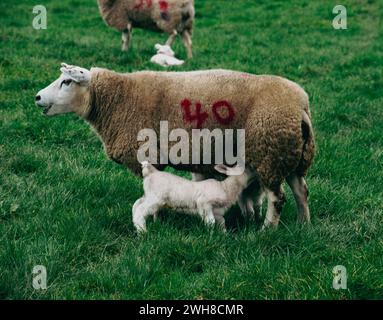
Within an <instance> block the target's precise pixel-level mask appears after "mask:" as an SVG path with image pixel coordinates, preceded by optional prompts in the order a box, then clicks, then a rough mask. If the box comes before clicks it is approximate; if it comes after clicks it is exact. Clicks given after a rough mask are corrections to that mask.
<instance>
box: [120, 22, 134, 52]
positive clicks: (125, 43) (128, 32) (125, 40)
mask: <svg viewBox="0 0 383 320" xmlns="http://www.w3.org/2000/svg"><path fill="white" fill-rule="evenodd" d="M131 37H132V24H131V23H128V25H127V27H126V29H125V30H124V31H122V51H128V50H129V43H130V39H131Z"/></svg>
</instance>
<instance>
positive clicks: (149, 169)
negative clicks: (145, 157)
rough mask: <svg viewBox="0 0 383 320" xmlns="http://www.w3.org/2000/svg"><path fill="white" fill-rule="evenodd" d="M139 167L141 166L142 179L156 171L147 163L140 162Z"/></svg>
mask: <svg viewBox="0 0 383 320" xmlns="http://www.w3.org/2000/svg"><path fill="white" fill-rule="evenodd" d="M141 166H142V176H143V177H144V178H145V177H147V176H149V175H151V174H152V173H154V172H156V171H157V169H156V168H155V167H154V166H153V165H152V164H151V163H149V162H148V161H143V162H141Z"/></svg>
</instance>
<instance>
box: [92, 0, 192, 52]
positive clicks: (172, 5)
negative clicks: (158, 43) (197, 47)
mask: <svg viewBox="0 0 383 320" xmlns="http://www.w3.org/2000/svg"><path fill="white" fill-rule="evenodd" d="M98 6H99V9H100V13H101V16H102V18H103V19H104V21H105V23H106V24H107V25H108V26H110V27H113V28H115V29H117V30H118V31H120V32H122V50H124V51H127V50H128V49H129V42H130V39H131V34H132V29H133V28H135V27H137V28H143V29H151V30H154V31H160V32H165V33H168V34H169V35H170V37H169V39H168V41H167V42H166V44H167V45H169V46H171V45H172V44H173V42H174V41H175V39H176V37H177V35H178V34H180V35H182V40H183V42H184V45H185V47H186V50H187V54H188V57H189V58H191V57H192V55H193V54H192V38H191V36H192V32H193V22H194V0H98Z"/></svg>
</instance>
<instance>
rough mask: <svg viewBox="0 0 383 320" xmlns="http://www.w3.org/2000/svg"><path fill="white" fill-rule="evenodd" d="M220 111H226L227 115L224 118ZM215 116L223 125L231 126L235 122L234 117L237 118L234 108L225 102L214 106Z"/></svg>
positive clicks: (218, 102) (219, 102)
mask: <svg viewBox="0 0 383 320" xmlns="http://www.w3.org/2000/svg"><path fill="white" fill-rule="evenodd" d="M220 109H226V110H227V115H226V116H222V115H221V114H220V112H219V111H220ZM213 114H214V116H215V118H216V119H217V121H218V122H219V123H220V124H223V125H228V124H230V123H231V122H232V121H233V120H234V117H235V111H234V109H233V107H232V106H231V105H230V103H229V102H227V101H225V100H222V101H217V102H216V103H214V104H213Z"/></svg>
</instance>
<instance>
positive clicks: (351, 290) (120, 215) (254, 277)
mask: <svg viewBox="0 0 383 320" xmlns="http://www.w3.org/2000/svg"><path fill="white" fill-rule="evenodd" d="M35 4H36V1H26V0H23V1H18V2H15V1H11V0H2V1H1V3H0V19H1V33H0V37H1V39H0V57H1V59H0V109H1V110H0V298H2V299H95V298H101V299H157V298H159V299H180V298H183V299H357V298H361V299H379V298H382V297H383V227H382V214H383V201H382V200H383V193H382V186H383V165H382V164H383V138H382V134H383V109H382V105H383V90H382V88H383V77H382V65H383V53H382V50H381V48H382V46H383V39H382V37H381V34H382V31H383V30H382V29H383V28H382V23H381V20H380V19H381V15H382V12H383V8H382V2H381V1H378V0H376V1H374V0H359V1H357V0H347V1H344V2H343V4H344V5H345V6H346V7H347V8H348V29H347V30H334V29H333V28H332V19H333V17H334V15H333V14H332V8H333V7H334V6H335V5H336V4H337V3H336V2H334V1H329V0H326V1H309V0H302V1H284V0H283V1H282V0H279V1H268V0H263V1H260V0H259V1H250V0H249V1H245V0H242V1H241V0H238V1H217V0H196V10H197V16H196V21H197V23H196V28H195V33H194V53H195V57H194V59H193V60H192V61H188V62H187V64H186V65H185V66H184V67H182V68H180V69H177V70H196V69H208V68H226V69H235V70H242V71H247V72H252V73H257V74H264V73H268V74H277V75H281V76H285V77H288V78H290V79H292V80H294V81H296V82H298V83H300V84H301V85H303V86H304V87H305V89H306V90H307V91H308V92H309V94H310V99H311V110H312V114H313V124H314V128H315V133H316V140H317V144H318V153H317V156H316V159H315V164H314V165H313V167H312V169H311V171H310V173H309V176H308V179H307V181H308V184H309V187H310V191H311V197H310V206H311V211H312V225H311V226H309V227H301V226H299V225H297V224H296V222H295V219H296V213H295V205H294V202H293V199H292V196H291V194H290V193H288V202H287V204H286V206H285V208H284V212H283V215H282V221H281V225H280V227H279V229H278V230H277V231H275V232H273V231H268V232H264V233H260V232H259V231H258V230H259V225H257V224H256V223H254V222H251V221H247V220H243V219H242V218H241V217H240V216H239V215H238V209H237V208H234V209H233V210H231V211H230V212H229V214H228V218H227V220H228V225H229V230H230V232H229V233H228V234H227V235H223V234H221V233H219V232H218V231H215V232H209V231H208V230H207V229H206V228H205V227H204V225H203V223H202V222H201V221H199V219H197V218H192V217H188V216H183V215H182V216H181V215H177V214H176V213H174V212H173V213H172V212H163V213H162V214H161V215H160V220H159V221H158V222H157V223H153V222H151V223H149V233H148V234H147V235H145V236H142V237H139V236H137V235H136V233H135V231H134V227H133V225H132V221H131V207H132V204H133V203H134V201H135V200H136V199H137V198H139V197H140V196H141V194H142V185H141V181H140V180H139V179H138V178H136V177H134V176H132V175H131V174H130V173H129V172H128V171H127V170H126V169H124V168H122V167H120V166H118V165H117V164H114V163H113V162H111V161H109V160H108V159H107V158H106V156H105V154H104V152H103V149H102V145H101V142H100V141H99V140H98V138H97V137H96V135H95V134H94V133H93V132H92V131H91V130H90V129H89V127H88V125H87V124H86V123H84V122H83V121H82V120H80V119H78V118H76V117H75V116H74V115H64V116H60V117H55V118H49V119H47V118H45V117H43V116H42V114H41V110H40V109H38V108H37V107H35V105H34V101H33V100H34V95H35V94H36V92H37V91H38V90H40V89H42V88H43V87H45V86H46V85H47V84H49V83H50V82H51V81H53V80H54V79H56V77H58V75H59V63H60V62H62V61H65V62H67V63H71V64H76V65H80V66H83V67H91V66H99V67H107V68H109V69H113V70H116V71H121V72H129V71H135V70H143V69H154V70H161V69H160V67H156V66H154V65H152V64H151V63H150V62H149V60H150V57H151V56H152V54H153V45H154V44H155V43H156V42H164V41H165V39H166V36H165V35H161V34H157V33H151V32H147V31H141V30H135V31H134V36H133V46H132V48H131V49H132V50H131V51H130V52H129V54H127V53H123V52H121V51H120V35H119V34H118V33H117V32H115V31H114V30H112V29H110V28H108V27H106V26H105V25H104V23H103V22H102V20H101V18H100V16H99V13H98V9H97V6H96V1H95V0H86V1H85V0H84V1H80V0H70V1H48V0H45V1H43V2H42V4H44V5H46V7H47V10H48V29H47V30H34V29H33V28H32V19H33V17H34V15H33V14H32V8H33V6H34V5H35ZM175 50H176V52H177V55H178V56H181V57H184V56H185V52H184V49H183V47H182V45H181V43H180V41H178V42H177V44H176V46H175ZM39 264H42V265H45V266H46V267H47V271H48V289H47V290H46V291H42V292H41V291H35V290H34V289H33V288H32V285H31V282H32V274H31V272H32V268H33V266H34V265H39ZM336 265H344V266H345V267H346V268H347V271H348V275H349V277H348V290H341V291H336V290H334V289H332V269H333V267H334V266H336Z"/></svg>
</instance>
